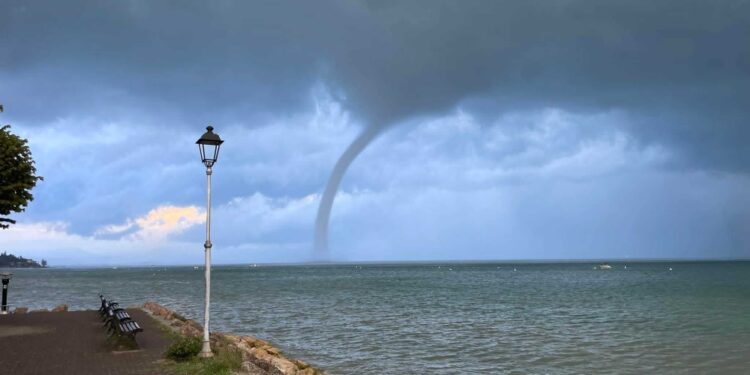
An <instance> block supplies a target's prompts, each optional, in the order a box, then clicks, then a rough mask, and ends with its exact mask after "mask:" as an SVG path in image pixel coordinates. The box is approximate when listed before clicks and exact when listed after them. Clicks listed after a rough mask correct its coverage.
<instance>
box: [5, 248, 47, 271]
mask: <svg viewBox="0 0 750 375" xmlns="http://www.w3.org/2000/svg"><path fill="white" fill-rule="evenodd" d="M45 267H47V261H46V260H44V259H42V263H41V264H39V263H37V262H36V261H35V260H33V259H26V258H24V257H17V256H15V255H13V254H8V253H6V252H3V253H2V254H0V268H45Z"/></svg>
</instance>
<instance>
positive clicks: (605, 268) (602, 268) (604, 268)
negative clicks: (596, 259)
mask: <svg viewBox="0 0 750 375" xmlns="http://www.w3.org/2000/svg"><path fill="white" fill-rule="evenodd" d="M599 269H600V270H611V269H612V266H610V265H609V264H607V263H604V264H600V265H599Z"/></svg>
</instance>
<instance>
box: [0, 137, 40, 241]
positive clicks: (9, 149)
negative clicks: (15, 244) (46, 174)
mask: <svg viewBox="0 0 750 375" xmlns="http://www.w3.org/2000/svg"><path fill="white" fill-rule="evenodd" d="M42 179H43V178H42V177H40V176H37V175H36V168H35V167H34V159H32V157H31V150H30V149H29V146H28V141H27V140H25V139H23V138H21V137H19V136H17V135H15V134H13V133H11V132H10V125H5V126H3V127H2V128H0V229H7V228H8V227H9V226H10V225H11V224H15V223H16V221H15V220H13V219H10V218H9V217H8V215H10V214H11V213H12V212H22V211H23V210H24V209H26V206H27V205H28V204H29V202H31V201H32V200H34V196H33V195H32V194H31V189H33V188H34V186H36V183H37V181H39V180H42Z"/></svg>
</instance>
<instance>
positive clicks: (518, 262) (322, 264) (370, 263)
mask: <svg viewBox="0 0 750 375" xmlns="http://www.w3.org/2000/svg"><path fill="white" fill-rule="evenodd" d="M733 262H750V258H738V259H668V258H655V259H571V260H562V259H550V260H547V259H544V260H533V259H527V260H520V259H519V260H430V261H421V260H418V261H356V262H308V263H304V262H299V263H219V264H213V265H212V268H224V267H250V266H253V265H256V266H257V267H335V266H418V265H483V264H487V265H504V264H505V265H514V264H515V265H532V264H599V263H613V264H622V263H628V264H639V263H640V264H643V263H683V264H684V263H733ZM187 267H201V268H202V267H203V264H117V265H112V264H101V265H58V266H54V267H15V268H13V267H2V266H0V269H15V270H18V269H53V270H54V269H133V268H187Z"/></svg>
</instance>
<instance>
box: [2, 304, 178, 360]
mask: <svg viewBox="0 0 750 375" xmlns="http://www.w3.org/2000/svg"><path fill="white" fill-rule="evenodd" d="M128 313H130V316H132V317H133V319H134V320H135V321H136V322H138V324H140V326H141V327H142V328H143V332H141V333H139V334H138V336H137V341H138V345H139V347H140V349H139V350H136V351H126V352H112V351H111V348H110V346H109V345H108V344H107V335H106V333H105V329H104V328H103V327H102V323H101V320H100V319H99V314H98V313H97V312H96V311H72V312H37V313H29V314H11V315H0V374H14V375H26V374H29V375H31V374H35V375H36V374H55V375H63V374H71V375H88V374H92V375H93V374H96V375H107V374H109V375H120V374H123V375H124V374H128V375H152V374H162V373H163V371H162V370H161V369H160V366H159V364H158V363H157V361H159V360H160V359H161V358H162V354H163V353H164V351H165V350H166V348H167V346H169V339H168V338H167V336H166V335H165V334H164V333H163V332H161V330H159V327H158V326H157V323H156V321H154V320H153V319H152V318H151V317H150V316H149V315H148V314H146V313H145V312H143V311H141V310H136V309H129V310H128Z"/></svg>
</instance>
